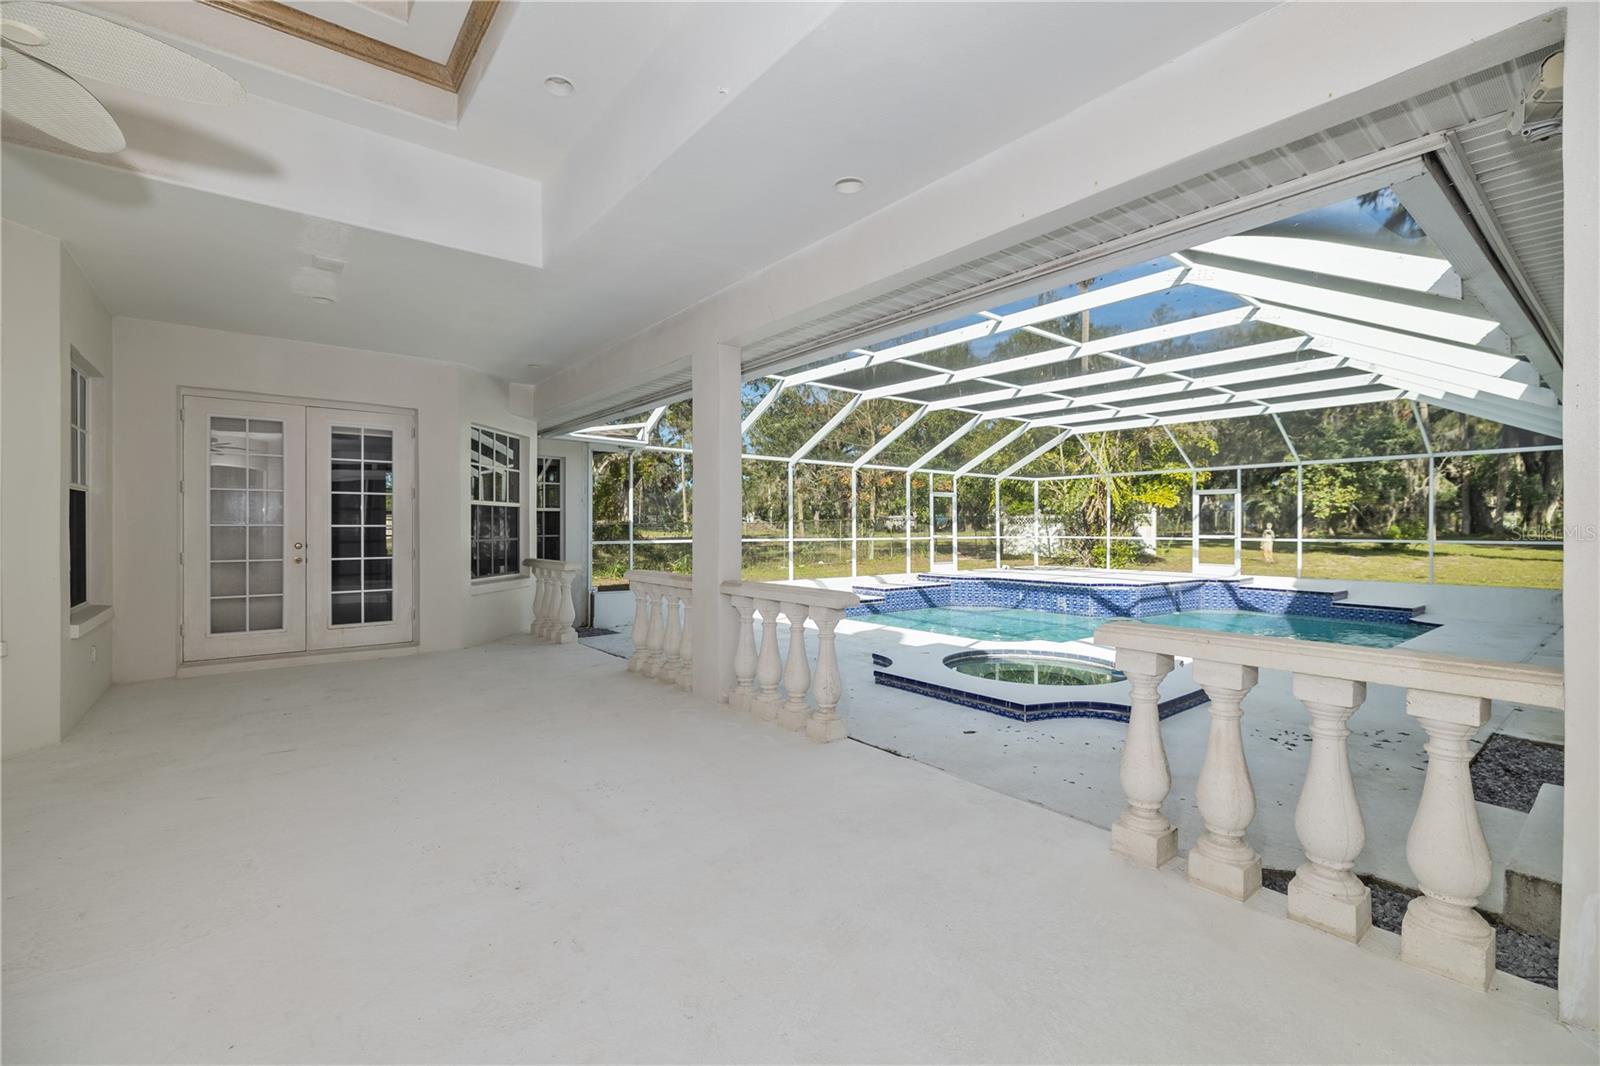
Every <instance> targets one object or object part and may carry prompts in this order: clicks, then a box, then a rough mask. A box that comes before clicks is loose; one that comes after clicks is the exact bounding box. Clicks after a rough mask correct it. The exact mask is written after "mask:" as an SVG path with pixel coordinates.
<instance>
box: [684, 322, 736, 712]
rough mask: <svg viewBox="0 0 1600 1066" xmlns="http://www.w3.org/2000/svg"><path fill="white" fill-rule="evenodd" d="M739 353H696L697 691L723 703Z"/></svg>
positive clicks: (724, 349) (728, 668) (729, 670)
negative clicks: (725, 594) (724, 591)
mask: <svg viewBox="0 0 1600 1066" xmlns="http://www.w3.org/2000/svg"><path fill="white" fill-rule="evenodd" d="M739 361H740V352H739V349H737V348H735V347H732V346H731V345H726V344H704V345H702V346H700V347H699V348H697V349H696V350H695V352H694V357H693V363H692V371H693V374H694V391H693V398H694V587H693V592H692V596H691V598H692V600H693V601H694V602H695V603H697V604H699V605H700V609H699V610H698V611H695V612H694V615H693V619H692V622H693V625H694V626H695V631H694V635H693V637H692V644H693V647H694V648H695V649H696V652H695V661H694V667H693V677H694V680H693V687H694V691H695V692H697V693H699V694H700V695H701V696H704V697H705V698H707V699H712V700H720V699H721V698H722V694H723V693H724V692H726V691H727V690H728V687H729V686H730V685H732V684H733V655H734V645H735V643H736V641H737V633H736V631H735V626H734V615H733V613H732V612H731V611H729V610H728V609H727V601H726V600H724V599H723V598H722V583H723V582H724V581H737V580H738V579H739V562H740V545H739V520H740V515H741V514H742V511H741V507H742V498H741V490H740V484H741V482H740V473H739V456H740V454H741V453H742V452H743V450H744V438H743V434H742V433H740V431H739V421H740V416H741V413H742V412H741V410H740V407H739V390H740V380H739Z"/></svg>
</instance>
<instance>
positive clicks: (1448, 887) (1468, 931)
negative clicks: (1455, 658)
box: [1400, 691, 1494, 989]
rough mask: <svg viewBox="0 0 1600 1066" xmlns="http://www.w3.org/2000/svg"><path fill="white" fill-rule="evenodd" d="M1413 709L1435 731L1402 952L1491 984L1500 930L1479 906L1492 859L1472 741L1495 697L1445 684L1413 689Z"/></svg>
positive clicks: (1412, 848) (1409, 698) (1413, 843)
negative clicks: (1450, 689)
mask: <svg viewBox="0 0 1600 1066" xmlns="http://www.w3.org/2000/svg"><path fill="white" fill-rule="evenodd" d="M1406 713H1407V714H1409V715H1410V716H1411V717H1413V718H1415V719H1417V720H1418V721H1419V722H1421V723H1422V728H1423V729H1425V730H1427V732H1428V745H1427V751H1428V773H1427V777H1425V778H1424V779H1423V784H1422V799H1421V800H1420V801H1419V802H1418V804H1417V815H1416V818H1415V819H1414V820H1413V821H1412V823H1411V832H1410V834H1409V835H1408V836H1407V837H1406V861H1407V862H1408V863H1410V864H1411V872H1412V873H1414V874H1416V876H1417V885H1418V886H1419V887H1420V888H1421V889H1422V891H1423V895H1421V896H1418V897H1417V898H1416V899H1414V900H1412V901H1411V903H1410V905H1409V906H1407V907H1406V916H1405V918H1404V920H1402V921H1401V923H1400V957H1401V958H1402V959H1404V960H1405V961H1406V962H1409V963H1411V964H1412V965H1414V966H1420V967H1422V968H1423V969H1425V970H1431V971H1433V972H1434V973H1437V974H1442V975H1443V976H1445V977H1449V978H1452V979H1453V980H1456V981H1461V982H1463V983H1464V984H1469V985H1472V986H1473V987H1475V988H1481V989H1487V988H1488V987H1489V983H1490V981H1492V980H1493V979H1494V930H1493V929H1492V928H1491V927H1490V926H1489V923H1488V922H1486V921H1484V920H1483V916H1482V915H1480V914H1479V913H1478V912H1477V911H1476V910H1474V909H1473V908H1475V907H1476V906H1477V905H1478V897H1479V896H1482V895H1483V893H1484V890H1485V889H1487V888H1488V887H1489V879H1490V875H1491V874H1492V872H1493V865H1492V864H1491V862H1490V859H1489V843H1488V841H1486V840H1485V839H1484V837H1483V826H1482V825H1480V824H1479V822H1478V807H1477V804H1476V803H1475V802H1474V801H1473V798H1472V777H1471V774H1470V772H1469V771H1468V769H1467V763H1468V760H1469V758H1470V753H1469V751H1468V750H1467V741H1468V740H1469V739H1471V737H1472V735H1473V734H1474V733H1476V732H1477V731H1478V730H1479V729H1480V728H1482V727H1483V724H1484V723H1485V722H1487V721H1488V720H1489V701H1488V700H1485V699H1477V698H1474V697H1472V696H1455V695H1449V694H1446V693H1443V692H1423V691H1410V692H1407V693H1406Z"/></svg>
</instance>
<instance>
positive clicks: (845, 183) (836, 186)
mask: <svg viewBox="0 0 1600 1066" xmlns="http://www.w3.org/2000/svg"><path fill="white" fill-rule="evenodd" d="M866 187H867V183H866V182H865V181H863V180H861V179H860V178H840V179H839V180H838V181H836V182H834V183H833V191H834V192H836V193H838V194H839V195H840V196H854V195H855V194H856V193H858V192H860V191H861V190H862V189H864V188H866Z"/></svg>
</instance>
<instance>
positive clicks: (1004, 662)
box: [944, 652, 1127, 685]
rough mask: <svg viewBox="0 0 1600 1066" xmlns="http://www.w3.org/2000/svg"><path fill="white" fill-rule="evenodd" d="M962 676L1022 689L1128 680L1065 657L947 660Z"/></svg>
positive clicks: (974, 656) (997, 656)
mask: <svg viewBox="0 0 1600 1066" xmlns="http://www.w3.org/2000/svg"><path fill="white" fill-rule="evenodd" d="M944 664H945V665H946V666H948V667H949V668H950V669H952V670H954V671H955V672H956V673H958V674H965V675H966V676H968V677H982V678H987V679H988V680H990V681H1009V682H1011V683H1012V684H1018V685H1111V684H1115V683H1116V682H1118V681H1125V680H1127V678H1126V677H1124V676H1123V674H1122V673H1121V672H1120V671H1118V670H1113V669H1112V668H1111V667H1109V666H1101V665H1098V664H1096V663H1091V662H1088V661H1087V660H1082V659H1071V658H1068V657H1066V656H1062V655H1029V654H1028V653H1027V652H995V653H993V654H990V653H986V652H978V653H972V652H964V653H962V654H960V655H952V656H950V657H949V658H947V659H945V661H944Z"/></svg>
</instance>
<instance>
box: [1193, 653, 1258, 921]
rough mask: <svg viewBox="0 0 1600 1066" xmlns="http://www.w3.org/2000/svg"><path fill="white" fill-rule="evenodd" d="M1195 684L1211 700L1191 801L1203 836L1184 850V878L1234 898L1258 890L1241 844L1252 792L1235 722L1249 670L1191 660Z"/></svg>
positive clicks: (1251, 682) (1254, 861)
mask: <svg viewBox="0 0 1600 1066" xmlns="http://www.w3.org/2000/svg"><path fill="white" fill-rule="evenodd" d="M1194 680H1195V683H1196V684H1198V685H1199V686H1200V687H1201V688H1203V689H1205V690H1206V695H1207V696H1208V697H1210V699H1211V732H1210V734H1209V736H1208V737H1207V739H1206V757H1205V762H1204V763H1203V764H1202V765H1201V767H1200V780H1199V782H1198V784H1197V786H1196V788H1195V800H1196V802H1197V803H1198V804H1199V807H1200V817H1201V818H1202V819H1203V820H1204V821H1205V824H1206V829H1205V832H1204V833H1202V834H1200V839H1199V840H1198V841H1197V842H1196V843H1195V846H1194V847H1193V848H1191V849H1190V850H1189V880H1190V881H1192V882H1194V883H1195V884H1197V885H1200V886H1201V887H1203V888H1209V889H1211V890H1212V891H1214V892H1220V893H1222V894H1223V895H1224V896H1231V897H1232V898H1234V899H1249V898H1250V896H1251V895H1253V894H1254V893H1255V891H1256V889H1258V888H1260V887H1261V856H1260V855H1257V854H1256V853H1255V851H1254V850H1253V849H1251V847H1250V845H1248V844H1246V843H1245V841H1244V834H1245V830H1246V829H1248V828H1250V821H1251V819H1253V818H1254V817H1255V816H1256V794H1255V789H1254V788H1252V787H1251V784H1250V767H1249V765H1248V764H1247V763H1246V762H1245V758H1244V739H1243V737H1242V736H1241V735H1240V728H1239V723H1240V719H1242V718H1243V717H1244V708H1243V706H1242V703H1243V700H1244V697H1245V694H1246V693H1248V692H1249V691H1250V690H1251V689H1253V688H1255V686H1256V681H1257V680H1258V674H1257V671H1256V668H1255V667H1253V666H1237V665H1234V664H1232V663H1213V662H1196V663H1195V664H1194Z"/></svg>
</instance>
